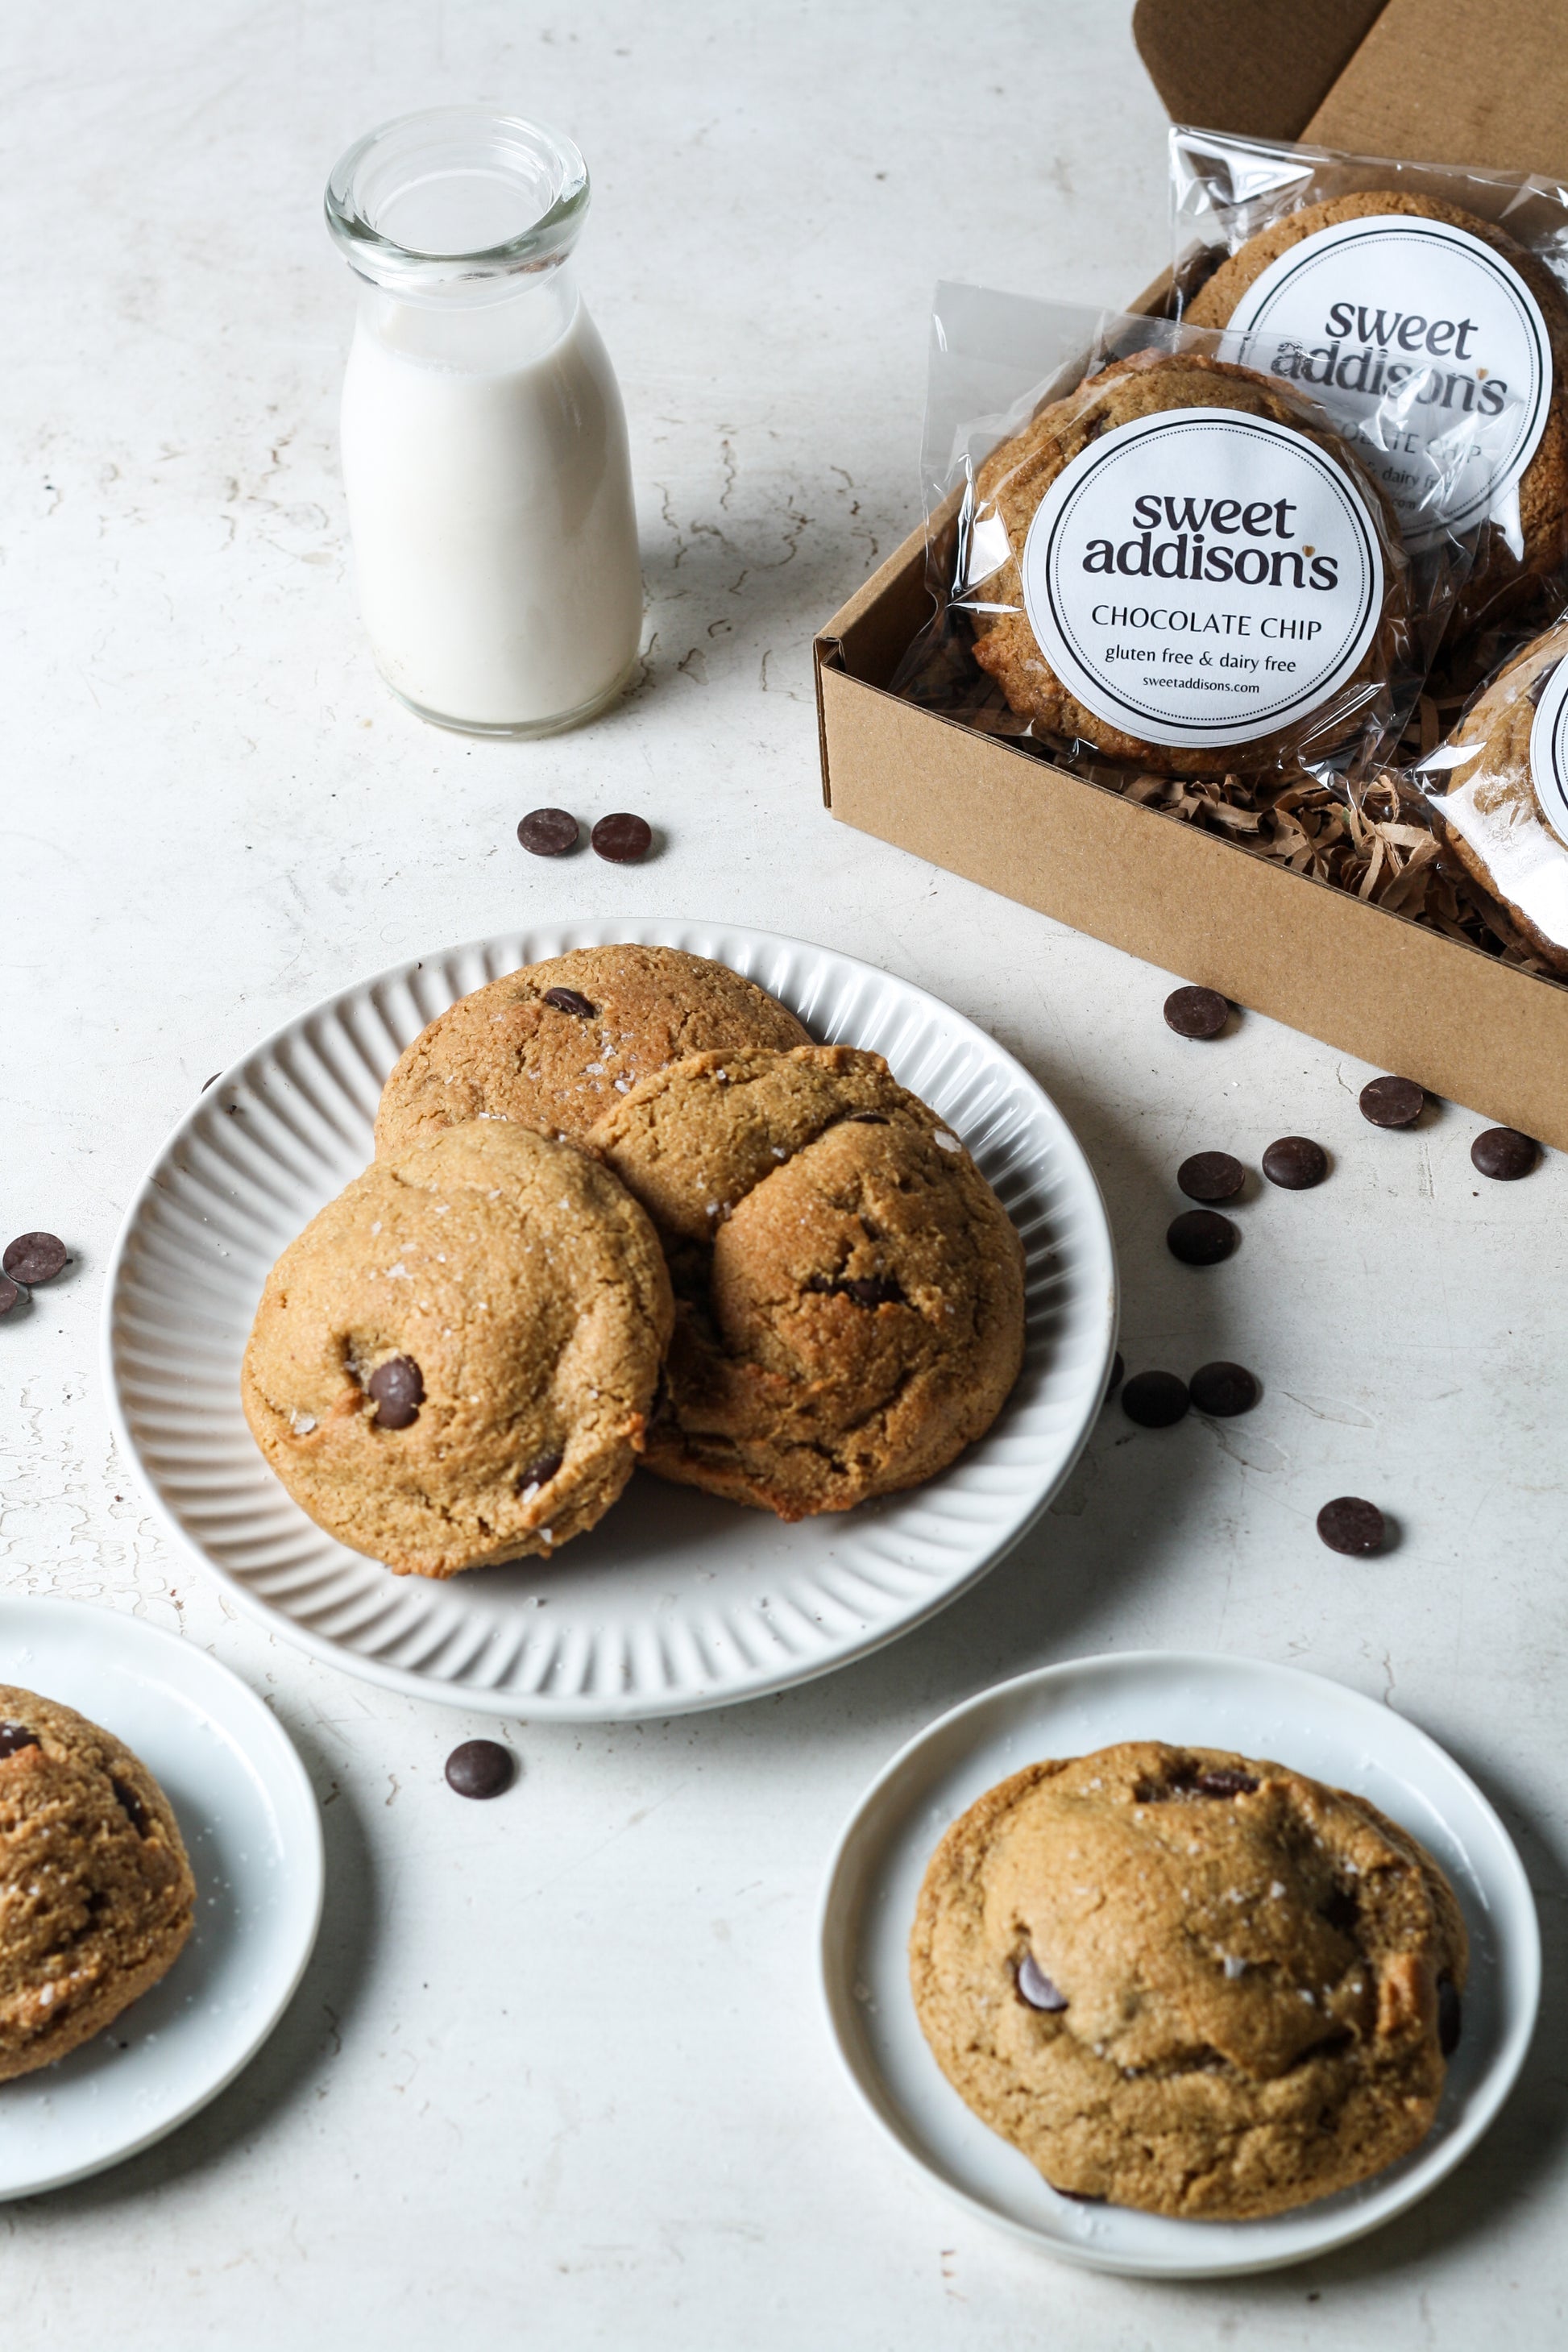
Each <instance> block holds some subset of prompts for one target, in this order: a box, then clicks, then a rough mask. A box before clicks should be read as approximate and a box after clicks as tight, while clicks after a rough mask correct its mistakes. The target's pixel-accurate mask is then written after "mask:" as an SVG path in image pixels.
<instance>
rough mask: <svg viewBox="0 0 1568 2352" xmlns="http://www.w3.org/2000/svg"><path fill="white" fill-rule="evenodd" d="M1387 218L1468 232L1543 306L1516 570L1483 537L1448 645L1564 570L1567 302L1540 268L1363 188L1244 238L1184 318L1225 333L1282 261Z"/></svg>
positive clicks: (1426, 206) (1411, 205) (1471, 220)
mask: <svg viewBox="0 0 1568 2352" xmlns="http://www.w3.org/2000/svg"><path fill="white" fill-rule="evenodd" d="M1387 214H1405V215H1415V217H1416V218H1417V219H1421V220H1435V221H1444V222H1447V225H1448V226H1449V227H1450V228H1462V229H1465V230H1467V231H1468V233H1469V235H1470V236H1474V237H1479V239H1480V241H1481V243H1482V244H1483V245H1489V246H1490V247H1491V248H1492V250H1493V252H1494V253H1500V254H1501V255H1502V257H1503V258H1504V259H1505V260H1506V261H1507V262H1509V263H1510V265H1511V267H1512V268H1514V269H1515V270H1517V272H1518V273H1519V276H1520V277H1521V278H1522V279H1523V280H1524V283H1525V285H1526V286H1527V287H1528V288H1529V289H1530V291H1531V294H1533V295H1534V297H1535V299H1536V300H1537V302H1538V303H1539V304H1540V305H1541V315H1542V318H1543V319H1544V320H1545V321H1546V331H1547V333H1548V335H1549V337H1550V338H1551V342H1552V399H1551V405H1550V406H1549V408H1548V410H1547V414H1546V425H1545V429H1544V430H1543V432H1542V436H1541V439H1540V442H1539V443H1538V445H1537V446H1536V450H1535V454H1534V456H1533V457H1531V460H1530V463H1529V465H1528V466H1526V467H1525V469H1524V472H1523V474H1522V475H1521V478H1520V482H1519V509H1520V524H1521V530H1522V533H1523V560H1522V562H1521V561H1519V560H1518V559H1516V558H1515V556H1514V555H1513V554H1512V553H1511V552H1510V548H1509V545H1508V541H1507V540H1506V539H1505V538H1504V536H1503V534H1502V533H1501V532H1500V531H1499V530H1492V531H1491V532H1490V533H1489V537H1488V541H1487V544H1486V545H1485V547H1484V548H1483V549H1482V551H1480V553H1479V555H1478V558H1477V562H1476V565H1475V569H1474V571H1473V572H1471V575H1470V578H1469V581H1468V583H1467V585H1466V587H1465V590H1464V592H1463V594H1462V595H1461V597H1460V600H1459V603H1458V607H1457V609H1456V614H1455V617H1454V619H1453V620H1452V621H1451V622H1450V624H1449V630H1448V634H1449V636H1450V638H1452V637H1454V636H1456V635H1459V634H1460V633H1461V632H1462V631H1464V630H1467V629H1469V628H1471V627H1473V626H1474V625H1475V623H1476V621H1477V620H1478V619H1479V616H1480V614H1482V612H1483V611H1489V612H1490V613H1492V614H1500V613H1501V612H1502V611H1504V610H1505V609H1507V608H1508V607H1509V606H1510V605H1511V604H1517V603H1519V602H1520V601H1521V599H1522V598H1524V597H1526V596H1528V595H1530V594H1531V593H1533V592H1534V591H1535V590H1536V589H1537V588H1539V586H1540V584H1541V583H1542V580H1543V579H1546V578H1548V577H1550V575H1551V574H1552V573H1554V572H1559V571H1561V570H1562V568H1563V564H1564V563H1565V562H1568V301H1565V300H1564V299H1563V289H1562V287H1561V286H1560V285H1559V283H1558V281H1557V279H1556V278H1554V277H1553V276H1552V272H1551V270H1550V269H1548V268H1547V267H1546V265H1545V263H1544V262H1542V261H1541V260H1539V259H1538V258H1537V257H1536V256H1535V255H1534V254H1533V253H1531V252H1530V251H1529V250H1528V249H1527V248H1526V247H1524V246H1522V245H1519V244H1516V243H1515V241H1514V239H1513V238H1512V237H1511V236H1509V235H1508V234H1507V232H1506V231H1505V230H1503V229H1500V228H1498V227H1496V226H1494V225H1493V223H1492V222H1490V221H1488V220H1481V219H1479V217H1478V216H1477V215H1475V214H1474V213H1468V212H1464V211H1461V209H1460V208H1459V206H1458V205H1449V204H1445V203H1444V202H1443V201H1442V199H1441V198H1440V197H1436V196H1417V195H1410V194H1405V193H1404V192H1403V191H1400V190H1396V189H1393V188H1368V189H1364V190H1363V191H1362V192H1361V193H1360V194H1356V195H1353V196H1334V197H1331V198H1330V199H1329V200H1328V202H1326V203H1324V204H1316V205H1302V206H1301V208H1300V211H1299V212H1293V213H1287V214H1286V215H1285V216H1284V217H1283V219H1281V220H1277V221H1274V222H1272V223H1271V224H1270V225H1269V226H1268V228H1266V229H1261V230H1260V231H1259V232H1258V235H1257V236H1254V237H1249V238H1248V239H1247V243H1246V244H1245V245H1244V246H1241V247H1238V249H1237V251H1236V252H1235V253H1233V254H1232V255H1231V256H1230V257H1229V258H1228V259H1227V260H1226V261H1223V262H1222V263H1221V264H1220V266H1219V268H1217V269H1216V270H1215V274H1214V276H1213V277H1212V278H1210V279H1209V280H1208V281H1207V283H1206V284H1205V286H1203V287H1202V288H1201V289H1199V291H1198V293H1197V294H1196V295H1194V298H1193V299H1192V301H1191V302H1190V303H1189V304H1188V305H1187V308H1186V310H1185V312H1184V317H1185V319H1186V320H1187V323H1188V324H1189V325H1191V326H1194V327H1223V326H1225V325H1226V323H1227V321H1228V320H1229V319H1230V316H1231V313H1232V311H1233V310H1235V309H1236V306H1237V303H1238V302H1239V301H1240V299H1241V298H1242V296H1243V295H1244V294H1245V293H1246V292H1247V289H1248V287H1250V286H1251V285H1252V284H1253V282H1254V280H1255V279H1257V278H1261V277H1262V275H1263V272H1264V271H1265V270H1266V269H1268V268H1269V267H1270V266H1271V265H1272V264H1273V263H1274V262H1276V261H1278V260H1279V256H1280V255H1281V254H1282V253H1288V252H1289V250H1290V248H1291V247H1293V246H1297V245H1300V243H1301V242H1302V241H1303V240H1304V239H1305V238H1307V237H1309V236H1315V235H1316V234H1317V232H1318V231H1319V230H1321V229H1325V228H1333V227H1336V226H1338V224H1339V223H1340V222H1341V221H1349V220H1367V219H1375V218H1376V217H1378V216H1379V215H1387Z"/></svg>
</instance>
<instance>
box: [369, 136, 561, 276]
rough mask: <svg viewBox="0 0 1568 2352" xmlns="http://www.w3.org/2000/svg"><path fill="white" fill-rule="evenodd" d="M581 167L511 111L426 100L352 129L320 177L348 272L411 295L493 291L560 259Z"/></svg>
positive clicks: (556, 138)
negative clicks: (414, 110)
mask: <svg viewBox="0 0 1568 2352" xmlns="http://www.w3.org/2000/svg"><path fill="white" fill-rule="evenodd" d="M588 200H589V184H588V167H587V165H586V164H585V163H584V161H583V157H582V155H581V154H580V153H579V152H578V150H577V148H576V146H575V145H574V143H573V142H572V141H571V140H569V139H567V138H565V137H563V135H562V134H561V133H560V132H559V131H552V130H550V129H548V128H547V127H546V126H545V125H543V124H542V123H536V122H529V121H524V120H523V118H522V117H521V115H511V114H499V113H494V112H492V111H490V110H489V109H488V108H485V107H478V106H447V107H434V108H430V109H428V110H426V111H424V112H421V113H418V114H405V115H401V116H399V117H397V119H396V120H395V121H391V122H384V123H382V124H381V125H380V126H379V127H378V128H377V129H376V130H374V131H368V132H367V133H366V134H365V136H364V137H363V139H359V140H356V142H354V144H353V146H352V147H351V148H349V149H348V151H347V152H346V153H345V154H343V155H342V157H340V159H339V161H338V162H337V163H336V164H335V165H334V166H333V169H332V172H331V177H330V178H329V180H328V182H327V188H326V195H325V200H324V204H325V212H326V220H327V227H328V231H329V233H330V235H331V237H332V240H333V242H334V244H336V246H337V247H338V249H339V251H340V252H341V253H342V255H343V257H344V258H345V260H346V261H347V262H348V264H349V267H350V268H352V269H353V271H354V272H355V273H356V275H357V276H359V277H361V278H365V279H367V280H368V281H369V282H370V283H371V284H372V285H374V286H378V287H381V288H382V289H384V291H386V292H387V293H393V294H403V295H405V296H408V297H411V298H413V299H418V298H419V297H421V296H424V297H425V298H426V299H436V300H440V299H443V298H446V299H450V298H451V297H452V296H453V295H456V296H458V299H464V298H466V299H470V300H471V299H476V298H478V299H486V298H487V296H488V297H489V298H490V299H494V298H495V297H497V296H504V295H506V294H510V293H517V292H521V291H522V290H523V289H524V288H525V286H526V284H527V282H528V280H529V279H530V278H538V277H540V276H541V275H542V274H543V273H545V272H548V271H552V270H553V269H555V268H559V266H560V265H561V264H562V263H563V262H564V261H565V260H566V258H567V257H568V255H569V254H570V253H571V251H572V248H573V247H574V245H575V244H576V242H577V238H578V236H580V235H581V233H582V228H583V223H584V218H585V216H586V215H587V210H588Z"/></svg>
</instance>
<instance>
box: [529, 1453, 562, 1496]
mask: <svg viewBox="0 0 1568 2352" xmlns="http://www.w3.org/2000/svg"><path fill="white" fill-rule="evenodd" d="M565 1459H566V1456H565V1455H564V1454H541V1455H540V1457H539V1459H538V1461H537V1462H531V1463H530V1464H529V1465H528V1467H527V1469H526V1470H525V1471H524V1472H523V1474H522V1475H521V1478H520V1479H519V1480H518V1482H517V1486H518V1492H519V1494H521V1495H526V1494H527V1492H528V1490H529V1488H530V1487H531V1486H549V1484H550V1481H551V1480H552V1478H553V1477H554V1475H555V1474H556V1472H557V1471H558V1470H559V1469H560V1467H561V1465H562V1464H563V1462H564V1461H565Z"/></svg>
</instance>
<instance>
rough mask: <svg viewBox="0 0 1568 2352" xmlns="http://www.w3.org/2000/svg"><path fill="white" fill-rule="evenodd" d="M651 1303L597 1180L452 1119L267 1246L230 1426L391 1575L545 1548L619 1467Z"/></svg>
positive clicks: (596, 1498)
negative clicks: (267, 1261)
mask: <svg viewBox="0 0 1568 2352" xmlns="http://www.w3.org/2000/svg"><path fill="white" fill-rule="evenodd" d="M672 1313H673V1308H672V1304H671V1299H670V1293H669V1282H668V1276H667V1275H666V1272H665V1267H664V1260H663V1257H662V1256H661V1255H660V1252H659V1246H658V1241H657V1239H656V1238H655V1235H654V1233H653V1230H652V1227H651V1226H650V1225H649V1223H648V1221H647V1217H646V1216H645V1214H644V1213H643V1212H642V1210H641V1209H640V1208H639V1207H638V1206H637V1202H635V1201H634V1200H632V1199H631V1198H630V1197H629V1196H628V1195H627V1194H626V1192H624V1191H623V1190H622V1188H621V1186H620V1185H619V1184H618V1183H616V1180H615V1178H614V1177H613V1176H611V1175H609V1174H608V1173H607V1172H606V1171H605V1169H603V1168H602V1167H600V1166H599V1165H598V1164H597V1163H596V1162H595V1160H592V1159H591V1158H590V1157H589V1156H588V1155H587V1153H585V1152H584V1151H582V1150H578V1149H577V1147H576V1146H575V1145H574V1144H566V1143H555V1142H552V1141H551V1140H550V1139H547V1138H546V1137H544V1136H541V1135H536V1134H535V1133H534V1132H533V1131H532V1130H531V1129H528V1128H522V1127H514V1126H510V1125H507V1124H505V1123H501V1122H499V1121H498V1122H497V1123H495V1124H493V1125H489V1124H484V1123H481V1122H479V1121H473V1122H470V1124H468V1126H466V1127H458V1128H453V1129H448V1130H447V1132H446V1133H445V1134H441V1135H438V1136H437V1138H436V1139H435V1141H434V1142H431V1143H426V1144H422V1145H420V1146H419V1147H418V1148H417V1149H416V1150H411V1151H405V1152H403V1153H399V1154H396V1155H393V1156H390V1157H387V1158H384V1159H382V1160H376V1161H374V1163H373V1165H372V1166H371V1167H369V1168H368V1169H366V1171H364V1173H363V1176H357V1177H355V1179H354V1181H353V1183H352V1184H350V1185H349V1186H348V1187H347V1188H346V1189H345V1190H344V1191H343V1192H340V1193H339V1195H338V1197H337V1199H336V1200H335V1201H332V1202H329V1204H328V1205H327V1207H326V1208H324V1209H323V1210H322V1211H321V1213H320V1215H319V1216H317V1217H316V1218H314V1219H313V1220H312V1222H311V1223H310V1224H309V1225H307V1227H306V1228H305V1231H304V1232H303V1233H302V1234H300V1237H299V1239H298V1240H297V1241H294V1242H291V1243H290V1244H289V1247H288V1248H287V1249H286V1250H285V1251H284V1253H283V1255H282V1256H281V1257H280V1258H279V1261H278V1263H277V1265H275V1266H274V1267H273V1269H272V1271H271V1273H270V1274H269V1275H268V1278H267V1284H266V1287H265V1289H264V1290H263V1292H262V1296H261V1304H260V1306H259V1307H258V1309H257V1315H256V1322H255V1325H254V1328H252V1331H251V1334H250V1339H249V1343H248V1345H247V1349H246V1351H245V1365H244V1372H243V1379H242V1394H243V1401H244V1405H245V1414H246V1419H247V1421H248V1423H249V1424H250V1429H251V1433H252V1435H253V1436H254V1437H255V1439H256V1442H257V1444H258V1445H259V1446H260V1448H261V1451H262V1453H263V1454H265V1455H266V1457H267V1460H268V1463H269V1464H270V1465H271V1466H272V1468H273V1469H274V1470H275V1471H276V1472H277V1474H278V1475H279V1478H280V1479H281V1480H282V1482H283V1484H284V1486H287V1487H288V1489H289V1493H290V1494H291V1495H292V1496H293V1497H294V1499H295V1501H296V1502H297V1503H298V1504H299V1505H300V1508H301V1509H302V1510H305V1511H307V1512H309V1514H310V1517H311V1518H313V1519H314V1520H315V1521H316V1522H317V1524H318V1526H320V1527H323V1528H326V1529H327V1531H328V1532H329V1534H331V1535H334V1536H336V1537H337V1538H338V1539H339V1540H340V1542H342V1543H345V1544H348V1545H350V1546H352V1548H353V1549H354V1550H355V1551H362V1552H368V1553H369V1554H370V1555H371V1556H372V1557H373V1558H374V1559H380V1560H384V1562H385V1564H386V1565H387V1567H388V1568H391V1569H394V1570H396V1572H397V1573H398V1574H399V1575H407V1574H414V1575H416V1576H452V1575H455V1574H456V1573H457V1571H458V1570H459V1569H464V1568H475V1567H479V1566H480V1565H482V1564H484V1563H485V1562H488V1561H493V1560H506V1559H518V1558H519V1557H520V1556H521V1555H523V1554H525V1553H535V1554H543V1555H546V1556H548V1555H549V1554H550V1553H552V1552H554V1551H558V1550H559V1549H560V1548H561V1546H562V1545H563V1543H566V1542H569V1541H570V1539H571V1538H572V1537H574V1536H575V1535H581V1534H582V1533H583V1532H584V1529H585V1528H591V1527H593V1526H594V1525H595V1522H596V1521H597V1520H598V1519H600V1518H602V1517H603V1516H604V1514H605V1511H607V1510H608V1509H609V1507H610V1505H611V1504H612V1503H613V1502H614V1501H615V1499H616V1496H617V1495H618V1494H619V1493H620V1491H621V1489H622V1487H623V1486H625V1485H626V1480H627V1479H628V1478H629V1477H630V1475H631V1472H632V1465H633V1462H634V1460H635V1458H636V1456H637V1453H638V1451H639V1450H640V1448H641V1446H642V1444H643V1433H644V1429H645V1426H646V1423H647V1413H648V1410H649V1407H650V1405H651V1403H652V1400H653V1393H654V1386H655V1383H656V1381H657V1380H658V1366H659V1359H660V1356H661V1355H662V1353H663V1351H664V1347H665V1344H666V1342H667V1340H668V1337H669V1329H670V1322H671V1318H672Z"/></svg>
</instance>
